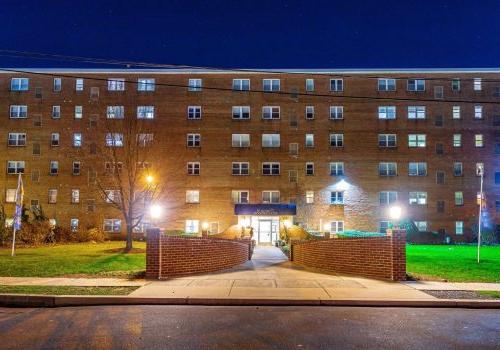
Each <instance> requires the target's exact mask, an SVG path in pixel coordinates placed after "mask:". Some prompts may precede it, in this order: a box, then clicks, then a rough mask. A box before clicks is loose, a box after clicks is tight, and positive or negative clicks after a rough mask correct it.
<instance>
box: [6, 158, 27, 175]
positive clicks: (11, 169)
mask: <svg viewBox="0 0 500 350" xmlns="http://www.w3.org/2000/svg"><path fill="white" fill-rule="evenodd" d="M24 166H25V162H24V160H9V161H7V174H24Z"/></svg>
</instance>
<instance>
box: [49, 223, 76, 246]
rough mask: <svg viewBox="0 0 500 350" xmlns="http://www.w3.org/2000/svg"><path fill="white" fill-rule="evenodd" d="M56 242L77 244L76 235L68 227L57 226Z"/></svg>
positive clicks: (55, 232)
mask: <svg viewBox="0 0 500 350" xmlns="http://www.w3.org/2000/svg"><path fill="white" fill-rule="evenodd" d="M54 241H55V242H61V243H66V242H75V241H76V239H75V234H74V233H73V232H71V230H69V229H68V228H66V227H61V226H56V227H55V228H54Z"/></svg>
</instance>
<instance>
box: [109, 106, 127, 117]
mask: <svg viewBox="0 0 500 350" xmlns="http://www.w3.org/2000/svg"><path fill="white" fill-rule="evenodd" d="M124 116H125V107H124V106H108V107H107V108H106V118H108V119H123V118H124Z"/></svg>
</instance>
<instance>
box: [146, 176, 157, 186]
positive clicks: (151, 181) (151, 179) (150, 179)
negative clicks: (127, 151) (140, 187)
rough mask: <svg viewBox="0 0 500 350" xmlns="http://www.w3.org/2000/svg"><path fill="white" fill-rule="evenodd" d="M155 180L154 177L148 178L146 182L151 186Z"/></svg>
mask: <svg viewBox="0 0 500 350" xmlns="http://www.w3.org/2000/svg"><path fill="white" fill-rule="evenodd" d="M154 180H155V178H154V177H153V176H152V175H148V176H146V182H147V183H148V185H151V184H152V183H153V181H154Z"/></svg>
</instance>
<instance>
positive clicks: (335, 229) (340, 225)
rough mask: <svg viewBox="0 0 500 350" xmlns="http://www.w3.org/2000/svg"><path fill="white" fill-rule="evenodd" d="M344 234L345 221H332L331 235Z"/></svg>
mask: <svg viewBox="0 0 500 350" xmlns="http://www.w3.org/2000/svg"><path fill="white" fill-rule="evenodd" d="M342 232H344V221H339V220H334V221H330V234H337V233H342Z"/></svg>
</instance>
